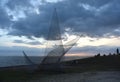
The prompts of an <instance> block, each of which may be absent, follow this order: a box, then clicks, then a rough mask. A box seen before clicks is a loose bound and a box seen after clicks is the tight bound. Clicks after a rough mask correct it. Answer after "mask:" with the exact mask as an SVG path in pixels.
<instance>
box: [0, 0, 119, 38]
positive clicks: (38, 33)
mask: <svg viewBox="0 0 120 82" xmlns="http://www.w3.org/2000/svg"><path fill="white" fill-rule="evenodd" d="M119 3H120V1H118V0H104V1H101V0H91V1H89V0H62V1H58V2H53V3H51V2H47V1H39V3H37V2H36V3H35V2H34V1H32V0H31V1H30V0H21V1H18V0H8V1H7V2H6V3H5V4H4V5H3V7H2V8H0V9H1V12H0V13H1V16H0V19H1V20H0V25H1V28H3V27H8V28H11V30H10V32H9V33H8V34H9V35H15V36H27V37H30V36H35V37H45V36H46V33H47V31H48V28H49V24H50V20H51V14H52V12H53V9H54V7H56V8H57V11H58V16H59V21H60V26H61V29H62V30H64V29H65V28H71V30H72V31H73V32H78V33H84V34H86V35H90V36H111V35H119V29H120V28H119V23H120V19H119V18H120V10H119V7H120V5H119ZM63 12H64V13H63ZM8 15H9V16H8ZM12 19H13V20H14V21H10V20H12ZM10 23H11V24H10Z"/></svg>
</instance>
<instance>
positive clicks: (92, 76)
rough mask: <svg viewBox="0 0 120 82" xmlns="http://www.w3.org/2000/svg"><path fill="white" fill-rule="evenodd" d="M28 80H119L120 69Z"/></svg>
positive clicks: (115, 81) (66, 81) (99, 81)
mask: <svg viewBox="0 0 120 82" xmlns="http://www.w3.org/2000/svg"><path fill="white" fill-rule="evenodd" d="M28 82H120V71H112V72H110V71H106V72H105V71H104V72H85V73H72V74H60V75H51V76H50V75H49V76H46V77H45V76H44V77H37V78H35V79H34V80H30V81H28Z"/></svg>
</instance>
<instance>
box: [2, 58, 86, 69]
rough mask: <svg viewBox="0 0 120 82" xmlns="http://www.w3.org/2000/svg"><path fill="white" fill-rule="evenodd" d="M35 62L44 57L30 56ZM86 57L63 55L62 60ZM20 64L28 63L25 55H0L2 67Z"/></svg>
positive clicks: (38, 62) (39, 61)
mask: <svg viewBox="0 0 120 82" xmlns="http://www.w3.org/2000/svg"><path fill="white" fill-rule="evenodd" d="M29 58H30V59H31V60H32V61H33V62H34V63H36V64H40V63H41V61H42V59H43V57H39V56H30V57H29ZM81 58H85V57H78V56H72V57H63V58H62V61H68V60H73V59H81ZM18 65H28V63H27V62H26V59H25V57H24V56H0V67H8V66H18Z"/></svg>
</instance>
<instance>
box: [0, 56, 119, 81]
mask: <svg viewBox="0 0 120 82" xmlns="http://www.w3.org/2000/svg"><path fill="white" fill-rule="evenodd" d="M61 66H62V68H61V72H54V71H52V72H47V71H39V72H35V71H30V70H27V69H28V68H26V67H25V66H19V67H18V66H17V67H12V68H11V67H6V68H0V82H120V56H119V55H116V56H100V57H91V58H86V59H78V60H73V61H67V62H62V63H61ZM17 68H19V69H17Z"/></svg>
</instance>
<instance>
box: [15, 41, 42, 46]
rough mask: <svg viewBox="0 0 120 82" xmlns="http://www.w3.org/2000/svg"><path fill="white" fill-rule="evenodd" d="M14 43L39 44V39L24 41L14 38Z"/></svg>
mask: <svg viewBox="0 0 120 82" xmlns="http://www.w3.org/2000/svg"><path fill="white" fill-rule="evenodd" d="M14 43H24V44H29V45H41V42H39V41H31V42H26V41H23V40H14Z"/></svg>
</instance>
